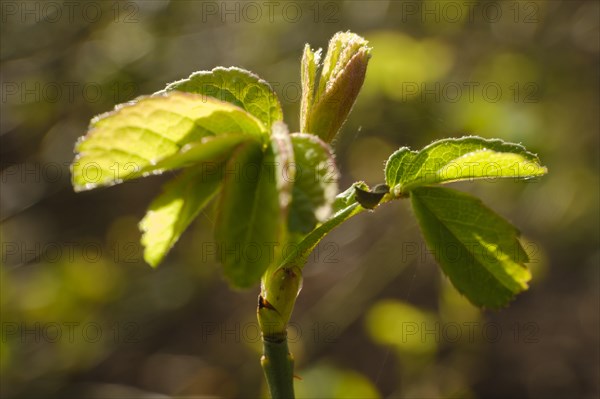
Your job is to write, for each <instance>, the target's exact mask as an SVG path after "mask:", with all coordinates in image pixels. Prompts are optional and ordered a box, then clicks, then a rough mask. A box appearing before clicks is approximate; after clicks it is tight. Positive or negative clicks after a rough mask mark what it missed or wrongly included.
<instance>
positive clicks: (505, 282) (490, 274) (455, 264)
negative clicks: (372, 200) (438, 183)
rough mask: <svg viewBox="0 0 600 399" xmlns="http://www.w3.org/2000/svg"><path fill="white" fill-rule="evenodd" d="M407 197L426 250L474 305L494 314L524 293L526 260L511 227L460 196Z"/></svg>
mask: <svg viewBox="0 0 600 399" xmlns="http://www.w3.org/2000/svg"><path fill="white" fill-rule="evenodd" d="M410 197H411V200H412V206H413V209H414V211H415V214H416V215H417V219H418V220H419V224H420V225H421V229H422V231H423V235H424V236H425V240H426V242H427V245H428V247H429V249H430V250H431V251H433V253H434V256H435V258H436V260H437V261H438V262H439V263H440V265H441V267H442V270H443V271H444V273H445V274H446V275H447V276H448V277H449V278H450V281H452V283H453V284H454V286H455V287H456V288H457V289H458V291H460V292H461V293H462V294H463V295H465V296H466V297H467V298H468V299H469V300H470V301H471V302H472V303H473V304H475V305H478V306H485V307H488V308H492V309H497V308H500V307H503V306H505V305H506V304H507V303H508V302H509V301H510V300H511V299H512V298H513V297H514V296H515V294H517V293H519V292H521V291H524V290H526V289H527V282H528V281H529V280H530V278H531V274H530V273H529V271H528V270H527V269H526V268H525V266H524V263H526V262H528V261H529V260H528V258H527V254H526V253H525V251H524V250H523V248H522V247H521V244H520V243H519V240H518V235H519V232H518V231H517V229H516V228H515V227H514V226H512V225H511V224H510V223H509V222H507V221H506V220H505V219H503V218H502V217H501V216H499V215H497V214H496V213H494V211H492V210H491V209H489V208H487V207H486V206H485V205H483V204H482V203H481V201H480V200H479V199H477V198H474V197H472V196H470V195H468V194H465V193H461V192H459V191H455V190H450V189H447V188H442V187H419V188H415V189H414V190H412V191H411V193H410Z"/></svg>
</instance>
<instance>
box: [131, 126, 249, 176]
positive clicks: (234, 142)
mask: <svg viewBox="0 0 600 399" xmlns="http://www.w3.org/2000/svg"><path fill="white" fill-rule="evenodd" d="M248 141H253V142H256V143H258V141H257V140H254V139H253V138H249V137H248V136H246V135H244V134H229V133H224V134H221V135H219V136H208V137H204V138H202V139H200V140H199V141H197V142H194V143H190V144H186V145H185V146H183V147H182V148H181V150H180V151H179V152H176V153H175V154H173V155H171V156H168V157H166V158H164V159H162V160H161V161H159V162H157V163H156V164H154V165H151V166H148V167H145V168H142V169H141V170H140V174H141V175H145V174H148V173H150V172H151V173H153V174H156V173H161V172H163V171H166V170H173V169H180V168H187V167H190V166H193V165H197V164H199V163H205V164H206V165H205V166H206V167H214V166H215V165H217V164H219V163H221V162H223V161H225V160H227V159H228V158H229V156H230V155H231V153H232V152H233V150H234V149H235V147H237V146H238V145H240V144H241V143H244V142H248Z"/></svg>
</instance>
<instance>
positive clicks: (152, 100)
mask: <svg viewBox="0 0 600 399" xmlns="http://www.w3.org/2000/svg"><path fill="white" fill-rule="evenodd" d="M231 133H233V134H243V135H245V136H247V137H248V139H254V140H262V137H263V136H265V135H267V134H268V133H267V131H266V128H265V126H264V125H263V124H262V123H261V122H260V121H259V120H258V119H256V118H254V117H253V116H252V115H250V114H248V113H247V112H246V111H244V110H242V109H240V108H238V107H236V106H234V105H231V104H228V103H225V102H222V101H218V100H215V99H212V98H203V97H202V96H200V95H195V94H188V93H180V92H173V93H169V94H162V95H159V96H155V97H144V98H140V99H138V100H137V101H136V102H134V103H129V104H125V105H121V106H117V107H116V108H115V110H114V111H112V112H109V113H106V114H102V115H99V116H97V117H95V118H94V119H92V122H91V124H90V127H89V129H88V133H87V135H85V136H84V137H82V138H81V139H80V140H79V141H78V142H77V144H76V145H75V152H76V153H77V155H76V157H75V160H74V161H73V163H72V165H71V167H72V183H73V186H74V188H75V190H76V191H83V190H89V189H92V188H95V187H98V186H102V185H112V184H117V183H121V182H123V181H124V180H129V179H132V178H135V177H139V176H141V175H145V174H149V173H160V172H161V171H164V170H165V167H164V165H163V166H161V165H162V164H161V161H164V160H165V159H167V158H169V157H171V156H173V155H175V154H177V153H178V152H180V151H185V146H186V145H188V144H191V143H195V142H203V140H206V138H207V137H214V136H217V135H221V134H231Z"/></svg>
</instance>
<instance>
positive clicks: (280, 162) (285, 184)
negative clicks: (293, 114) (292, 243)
mask: <svg viewBox="0 0 600 399" xmlns="http://www.w3.org/2000/svg"><path fill="white" fill-rule="evenodd" d="M272 130H273V132H272V133H271V150H272V151H273V165H267V166H273V176H274V179H275V183H276V185H277V192H278V193H279V207H280V209H281V211H282V212H283V213H282V219H281V220H285V218H286V217H287V214H288V211H289V207H290V203H291V202H292V190H293V186H294V180H295V178H296V165H295V163H294V147H293V144H292V138H291V137H290V133H289V131H288V127H287V126H286V124H285V123H283V122H276V123H275V124H274V125H273V129H272Z"/></svg>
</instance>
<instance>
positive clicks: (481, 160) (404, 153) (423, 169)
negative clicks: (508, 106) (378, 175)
mask: <svg viewBox="0 0 600 399" xmlns="http://www.w3.org/2000/svg"><path fill="white" fill-rule="evenodd" d="M547 172H548V170H547V169H546V168H545V167H544V166H541V164H540V160H539V158H538V157H537V156H536V155H534V154H532V153H530V152H528V151H527V150H525V148H524V147H523V146H521V145H519V144H513V143H507V142H504V141H502V140H498V139H492V140H489V139H483V138H481V137H475V136H467V137H462V138H458V139H453V138H452V139H444V140H440V141H436V142H434V143H432V144H430V145H428V146H427V147H425V148H423V149H422V150H421V151H410V150H409V149H408V148H406V147H404V148H401V149H399V150H398V151H396V152H395V153H394V154H392V156H391V157H390V158H389V159H388V161H387V164H386V167H385V176H386V182H387V184H388V185H389V186H390V187H392V188H393V190H394V191H395V193H396V194H397V195H402V194H406V193H408V192H409V191H411V190H413V189H414V188H416V187H419V186H424V185H429V184H435V183H447V182H453V181H458V180H467V179H469V180H470V179H484V178H498V177H513V178H529V177H535V176H541V175H544V174H546V173H547ZM394 188H395V189H394Z"/></svg>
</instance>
